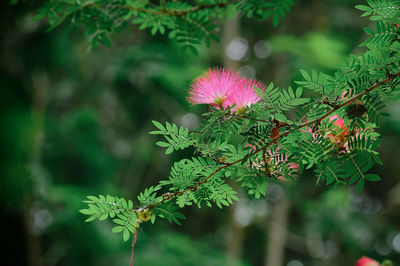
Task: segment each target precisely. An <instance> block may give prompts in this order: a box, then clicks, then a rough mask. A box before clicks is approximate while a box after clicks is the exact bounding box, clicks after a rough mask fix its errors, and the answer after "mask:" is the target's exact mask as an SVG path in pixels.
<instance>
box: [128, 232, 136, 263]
mask: <svg viewBox="0 0 400 266" xmlns="http://www.w3.org/2000/svg"><path fill="white" fill-rule="evenodd" d="M133 228H134V230H135V234H134V235H133V240H132V245H131V247H132V249H131V260H130V261H129V266H133V251H134V249H135V244H136V238H137V227H136V225H135V226H134V227H133Z"/></svg>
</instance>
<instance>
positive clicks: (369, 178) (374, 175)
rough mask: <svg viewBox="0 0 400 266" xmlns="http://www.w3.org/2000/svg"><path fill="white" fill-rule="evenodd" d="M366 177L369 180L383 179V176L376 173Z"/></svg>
mask: <svg viewBox="0 0 400 266" xmlns="http://www.w3.org/2000/svg"><path fill="white" fill-rule="evenodd" d="M365 179H367V180H368V181H380V180H381V178H380V177H379V176H378V175H376V174H368V175H365Z"/></svg>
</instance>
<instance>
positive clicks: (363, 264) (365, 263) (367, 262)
mask: <svg viewBox="0 0 400 266" xmlns="http://www.w3.org/2000/svg"><path fill="white" fill-rule="evenodd" d="M355 266H380V264H379V263H378V262H377V261H376V260H373V259H370V258H368V257H361V258H360V259H359V260H358V261H357V262H356V265H355Z"/></svg>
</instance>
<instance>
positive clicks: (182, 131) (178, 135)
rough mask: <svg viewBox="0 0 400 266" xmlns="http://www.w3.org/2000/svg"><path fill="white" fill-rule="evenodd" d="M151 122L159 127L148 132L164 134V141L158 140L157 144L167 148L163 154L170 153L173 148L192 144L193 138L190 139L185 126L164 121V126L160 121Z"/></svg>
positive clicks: (177, 148) (183, 147)
mask: <svg viewBox="0 0 400 266" xmlns="http://www.w3.org/2000/svg"><path fill="white" fill-rule="evenodd" d="M153 124H154V125H155V126H156V127H157V128H158V129H159V130H157V131H151V132H150V134H155V135H164V138H165V139H166V140H167V142H165V141H158V142H157V143H156V145H157V146H160V147H163V148H167V149H166V150H165V154H170V153H172V152H173V151H174V150H179V149H182V150H183V149H185V148H187V147H189V146H190V145H192V144H193V140H191V139H190V136H189V130H188V129H187V128H183V127H179V128H178V126H177V125H176V124H170V123H168V122H167V123H166V127H164V126H163V125H162V124H161V123H160V122H157V121H153Z"/></svg>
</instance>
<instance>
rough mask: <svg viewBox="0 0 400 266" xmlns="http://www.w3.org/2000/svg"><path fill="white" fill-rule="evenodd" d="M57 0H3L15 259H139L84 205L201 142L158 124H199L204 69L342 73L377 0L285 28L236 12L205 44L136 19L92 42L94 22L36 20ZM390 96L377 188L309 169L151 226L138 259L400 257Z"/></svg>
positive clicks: (309, 14)
mask: <svg viewBox="0 0 400 266" xmlns="http://www.w3.org/2000/svg"><path fill="white" fill-rule="evenodd" d="M43 2H45V1H39V0H33V1H27V2H24V3H19V4H17V5H15V6H10V5H9V4H8V1H1V3H0V13H1V16H0V32H1V34H0V36H1V42H0V70H1V71H0V85H1V87H2V89H1V98H0V99H1V105H0V106H1V107H0V117H1V126H2V127H1V128H2V129H1V132H0V144H1V151H0V152H1V155H0V158H1V159H0V164H1V165H0V173H1V181H0V198H1V204H0V213H1V217H2V218H1V236H2V240H1V241H0V252H1V257H0V265H30V266H41V265H46V266H52V265H57V266H58V265H59V266H64V265H76V266H80V265H85V266H88V265H96V266H102V265H109V266H112V265H128V261H129V256H130V244H131V243H130V241H129V242H123V240H122V237H121V236H120V235H119V234H118V235H117V234H113V233H111V227H112V225H111V223H110V222H108V221H105V222H95V223H90V224H88V223H84V222H83V220H84V219H85V217H84V216H83V215H82V214H80V213H79V212H78V210H79V209H82V208H84V204H83V203H82V200H84V198H85V196H86V195H97V194H111V195H119V196H124V197H126V198H129V199H133V200H134V199H135V198H136V195H137V194H138V193H139V192H140V191H142V190H143V189H144V188H145V187H147V186H150V185H154V184H156V183H157V182H158V181H159V180H161V179H162V178H166V177H167V176H166V175H168V173H169V167H170V166H171V164H172V162H173V161H174V160H177V159H180V158H183V157H187V156H191V155H192V152H191V151H183V152H181V153H177V154H174V155H172V156H165V155H164V153H163V150H161V149H160V148H156V147H155V145H154V143H155V141H156V137H155V136H153V135H149V134H148V132H149V131H151V130H152V129H153V127H152V124H151V120H158V121H172V122H175V123H177V124H180V125H183V126H185V127H188V128H190V129H193V128H195V127H196V126H197V125H198V123H199V121H200V119H201V113H202V112H205V111H207V107H206V106H190V105H189V104H188V103H187V102H186V100H185V97H186V96H187V89H188V88H189V85H190V81H191V80H192V79H193V78H195V77H196V76H198V75H200V74H202V73H203V72H204V71H206V70H207V68H209V67H211V66H228V67H231V68H234V69H236V70H238V71H240V72H241V73H242V75H244V76H247V77H256V78H257V79H259V80H261V81H263V82H265V83H269V82H271V81H274V83H275V84H277V85H279V86H281V87H287V86H288V85H293V84H294V83H293V81H294V80H296V79H300V72H299V69H300V68H304V69H306V70H311V69H316V70H319V71H325V72H326V73H333V72H334V71H335V68H336V66H338V65H340V64H342V63H343V62H344V58H345V55H347V54H349V53H356V54H357V53H360V52H362V49H360V48H358V44H359V43H361V42H362V40H363V39H364V38H365V37H366V36H365V34H364V33H363V31H362V28H363V27H365V26H367V25H369V24H371V22H369V21H368V20H367V19H363V18H360V17H359V16H360V14H361V13H360V12H358V11H357V10H355V9H354V8H353V5H354V4H355V2H357V3H358V2H361V1H354V3H353V1H346V0H341V1H339V0H304V1H300V2H297V4H296V5H295V7H294V9H293V10H292V11H291V12H290V13H289V14H288V17H287V18H286V19H285V20H284V21H283V22H282V23H281V24H280V25H279V26H278V27H277V28H273V27H272V23H271V21H262V22H258V21H255V20H248V19H246V18H243V17H239V18H235V19H233V20H230V21H229V22H228V23H225V24H224V23H222V24H221V25H220V36H221V37H222V42H221V43H219V44H218V43H214V44H212V46H211V48H205V47H200V55H199V56H193V55H190V54H182V53H181V52H180V50H179V47H178V46H177V44H176V43H174V42H171V41H170V40H168V39H167V38H166V37H165V36H155V37H153V36H150V34H149V33H148V32H144V31H139V30H138V29H137V28H136V27H135V26H129V27H127V28H126V29H125V30H124V31H123V32H121V33H118V34H116V35H115V36H112V46H111V48H108V47H99V48H97V49H96V50H95V51H90V52H89V51H88V47H89V43H88V42H87V40H85V38H84V37H83V35H82V34H81V33H79V32H78V33H77V32H71V33H66V32H65V30H66V29H65V27H64V26H60V27H58V28H56V29H55V30H53V31H51V32H46V29H47V24H46V22H45V21H39V22H33V21H32V18H33V16H34V11H35V9H36V8H38V7H40V6H41V5H42V4H43ZM387 111H388V112H389V113H391V114H392V116H391V117H390V118H386V119H385V120H384V122H383V124H382V126H381V127H380V129H379V132H380V133H381V134H382V135H383V137H382V145H381V148H380V153H381V158H382V160H383V162H384V166H380V167H376V168H374V169H373V171H374V172H376V173H378V174H379V175H380V176H381V177H382V178H383V181H382V182H379V183H372V182H369V183H368V184H367V186H366V189H365V191H364V192H363V193H362V194H361V195H357V194H356V193H355V192H354V189H353V188H352V187H325V186H323V185H320V186H317V185H315V182H316V180H315V178H314V176H313V175H312V173H306V174H304V175H303V176H301V177H300V178H299V182H298V184H278V183H276V184H272V183H271V185H270V186H269V188H268V194H267V197H266V199H261V200H251V199H249V198H248V197H247V196H246V195H245V194H243V193H240V198H241V201H240V202H239V203H237V204H235V206H233V207H231V208H226V209H224V210H218V209H210V208H204V209H200V210H199V209H196V208H186V209H185V210H184V211H183V212H184V214H185V216H186V217H187V219H186V220H185V221H184V222H183V225H182V226H175V225H170V224H168V223H167V222H165V221H158V222H156V224H155V225H151V224H144V225H143V226H142V228H141V230H140V231H139V234H138V241H137V244H136V248H135V259H134V262H135V263H134V265H137V266H140V265H268V266H281V265H285V266H286V265H287V266H303V265H304V266H308V265H318V266H329V265H354V263H355V261H356V260H357V259H358V258H359V257H361V256H363V255H366V256H370V257H372V258H374V259H376V260H380V261H382V260H383V259H385V258H388V259H391V260H392V261H393V262H394V263H395V265H400V211H399V207H400V164H399V163H398V161H399V159H400V151H399V150H400V102H397V103H395V104H392V105H390V106H389V107H388V108H387ZM274 259H275V262H271V260H274ZM271 263H275V264H271Z"/></svg>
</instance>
